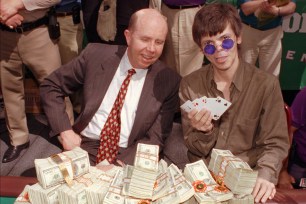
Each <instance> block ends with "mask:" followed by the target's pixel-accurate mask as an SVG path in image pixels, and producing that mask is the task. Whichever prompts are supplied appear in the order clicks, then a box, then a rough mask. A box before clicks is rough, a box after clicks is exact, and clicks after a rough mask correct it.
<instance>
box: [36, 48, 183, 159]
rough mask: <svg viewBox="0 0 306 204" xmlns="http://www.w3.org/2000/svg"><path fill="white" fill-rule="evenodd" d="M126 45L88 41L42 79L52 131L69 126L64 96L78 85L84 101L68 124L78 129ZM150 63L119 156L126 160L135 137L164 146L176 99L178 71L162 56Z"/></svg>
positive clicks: (101, 95) (93, 108) (132, 150)
mask: <svg viewBox="0 0 306 204" xmlns="http://www.w3.org/2000/svg"><path fill="white" fill-rule="evenodd" d="M125 50H126V47H125V46H116V45H106V44H99V43H97V44H96V43H93V44H89V45H88V46H87V47H86V49H85V50H83V52H82V53H81V55H80V56H79V57H77V58H75V59H74V60H72V61H71V62H70V63H68V64H66V65H64V66H62V67H60V68H59V69H58V70H56V71H55V72H53V73H52V74H51V75H50V76H48V77H47V78H46V79H45V80H44V81H43V82H42V83H41V86H40V92H41V100H42V104H43V107H44V111H45V113H46V116H47V118H48V121H49V124H50V126H51V129H52V131H53V132H52V135H57V134H59V133H61V132H63V131H65V130H68V129H71V125H70V122H69V119H68V116H67V114H66V112H65V107H64V106H65V105H64V97H65V96H68V95H71V94H72V93H73V92H75V91H76V90H78V89H79V88H81V87H83V92H84V93H83V94H84V98H83V100H84V102H83V104H82V108H81V113H80V115H79V117H78V118H77V119H76V121H75V124H74V125H73V127H72V128H73V130H74V131H75V132H77V133H80V132H81V131H82V130H83V129H84V128H85V127H86V126H87V125H88V123H89V122H90V120H91V119H92V117H93V116H94V114H95V113H96V112H97V110H98V108H99V106H100V104H101V103H102V100H103V98H104V95H105V93H106V91H107V89H108V87H109V84H110V83H111V81H112V78H113V76H114V74H115V72H116V69H117V68H118V66H119V63H120V60H121V58H122V56H123V54H124V52H125ZM148 69H149V70H148V73H147V76H146V79H145V83H144V86H143V89H142V93H141V96H140V101H139V104H138V108H137V111H136V116H135V121H134V125H133V127H132V131H131V135H130V137H129V140H128V148H126V149H124V151H123V152H122V151H121V154H120V155H119V159H122V160H123V161H124V162H126V163H130V164H132V163H133V158H134V156H135V154H134V153H135V151H136V147H137V143H138V142H142V143H149V144H156V145H160V150H162V148H163V142H164V140H165V138H166V137H168V135H169V134H170V132H171V129H172V123H173V116H174V113H175V111H176V110H177V107H178V105H179V98H178V89H179V82H180V76H179V75H178V74H177V73H176V72H174V71H173V70H172V69H170V68H167V67H166V65H164V64H163V63H162V62H160V61H157V62H155V63H154V64H153V65H151V66H150V67H149V68H148ZM101 128H102V127H101Z"/></svg>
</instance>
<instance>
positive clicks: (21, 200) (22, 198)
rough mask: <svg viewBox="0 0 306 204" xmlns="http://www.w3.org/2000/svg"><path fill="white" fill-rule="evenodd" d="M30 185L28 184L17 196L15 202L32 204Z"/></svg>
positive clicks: (17, 203) (16, 203)
mask: <svg viewBox="0 0 306 204" xmlns="http://www.w3.org/2000/svg"><path fill="white" fill-rule="evenodd" d="M29 187H30V186H29V185H26V186H25V187H24V189H23V191H22V192H21V193H20V195H19V196H18V197H17V198H16V200H15V202H14V204H30V203H31V202H30V199H29V193H28V188H29Z"/></svg>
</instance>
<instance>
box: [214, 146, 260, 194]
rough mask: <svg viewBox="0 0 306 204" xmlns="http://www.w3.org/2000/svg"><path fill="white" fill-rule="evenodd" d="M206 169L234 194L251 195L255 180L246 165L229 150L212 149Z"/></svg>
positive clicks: (255, 177) (254, 174) (255, 175)
mask: <svg viewBox="0 0 306 204" xmlns="http://www.w3.org/2000/svg"><path fill="white" fill-rule="evenodd" d="M208 169H209V170H211V171H212V172H213V174H214V175H215V176H216V180H217V182H219V183H220V182H224V184H225V185H226V186H227V187H228V188H229V189H230V190H231V191H232V192H233V193H234V194H251V193H252V191H253V188H254V186H255V183H256V179H257V174H258V172H257V171H253V170H252V169H251V167H250V166H249V164H248V163H246V162H244V161H243V160H241V159H240V158H238V157H236V156H234V155H233V154H232V153H231V152H230V151H229V150H220V149H213V150H212V154H211V159H210V162H209V165H208Z"/></svg>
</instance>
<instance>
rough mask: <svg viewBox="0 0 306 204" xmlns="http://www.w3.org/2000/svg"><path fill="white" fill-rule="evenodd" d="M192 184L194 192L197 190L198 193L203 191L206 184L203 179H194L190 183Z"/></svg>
mask: <svg viewBox="0 0 306 204" xmlns="http://www.w3.org/2000/svg"><path fill="white" fill-rule="evenodd" d="M192 186H193V188H194V190H195V192H198V193H203V192H205V190H206V189H207V185H206V184H205V183H204V181H194V182H193V183H192Z"/></svg>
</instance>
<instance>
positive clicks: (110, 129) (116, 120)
mask: <svg viewBox="0 0 306 204" xmlns="http://www.w3.org/2000/svg"><path fill="white" fill-rule="evenodd" d="M135 73H136V72H135V70H134V69H130V70H129V71H128V75H127V77H126V78H125V79H124V81H123V83H122V85H121V88H120V90H119V93H118V95H117V98H116V100H115V103H114V105H113V108H112V110H111V112H110V113H109V115H108V118H107V120H106V122H105V125H104V127H103V129H102V131H101V135H100V147H99V149H98V154H97V160H96V163H97V164H98V163H100V162H101V161H103V160H104V159H107V161H108V162H110V163H113V162H114V161H115V159H116V156H117V154H118V150H119V139H120V129H121V120H120V114H121V109H122V106H123V103H124V98H125V95H126V92H127V88H128V86H129V83H130V80H131V77H132V75H133V74H135Z"/></svg>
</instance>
